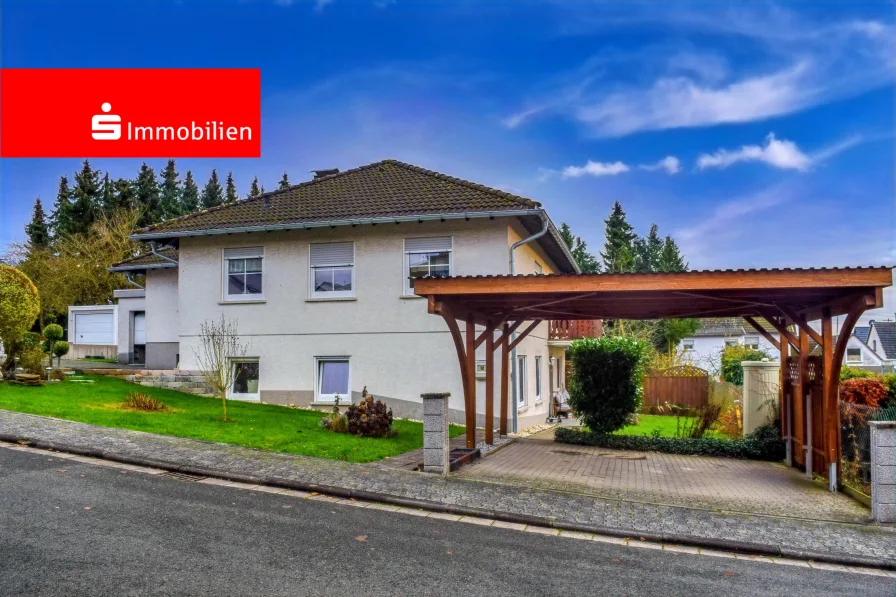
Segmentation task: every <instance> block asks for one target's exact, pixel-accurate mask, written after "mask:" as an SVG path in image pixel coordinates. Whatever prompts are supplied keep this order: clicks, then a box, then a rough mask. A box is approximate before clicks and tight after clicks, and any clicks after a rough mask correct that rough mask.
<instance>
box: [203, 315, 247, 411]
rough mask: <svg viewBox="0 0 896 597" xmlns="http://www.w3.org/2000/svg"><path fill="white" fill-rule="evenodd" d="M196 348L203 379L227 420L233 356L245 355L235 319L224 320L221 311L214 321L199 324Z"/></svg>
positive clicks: (233, 379)
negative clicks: (219, 400) (219, 399)
mask: <svg viewBox="0 0 896 597" xmlns="http://www.w3.org/2000/svg"><path fill="white" fill-rule="evenodd" d="M199 341H200V345H199V349H198V350H197V349H195V348H194V349H193V353H194V354H195V355H196V360H197V361H198V362H199V368H200V370H201V371H202V376H203V377H204V378H205V381H206V382H207V383H208V384H209V385H210V386H211V387H212V388H214V390H215V392H217V394H218V395H219V396H220V397H221V406H222V408H223V413H224V416H223V417H222V419H223V420H224V421H226V420H227V392H229V391H230V389H231V388H232V387H233V382H234V381H236V377H235V372H234V367H233V359H235V358H239V357H242V356H245V355H246V345H245V344H243V343H242V342H241V341H240V336H239V329H238V326H237V320H235V319H234V320H228V319H227V317H225V316H224V315H223V314H222V315H221V319H220V320H218V321H212V320H206V321H205V322H204V323H202V325H201V326H200V327H199Z"/></svg>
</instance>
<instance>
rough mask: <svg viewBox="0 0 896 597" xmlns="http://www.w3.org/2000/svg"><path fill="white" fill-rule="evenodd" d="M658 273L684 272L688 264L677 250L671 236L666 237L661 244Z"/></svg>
mask: <svg viewBox="0 0 896 597" xmlns="http://www.w3.org/2000/svg"><path fill="white" fill-rule="evenodd" d="M659 271H661V272H686V271H688V264H687V262H686V261H685V260H684V256H683V255H682V254H681V251H680V250H679V249H678V245H677V244H676V243H675V241H674V240H673V239H672V237H671V236H666V240H665V241H664V242H663V251H662V253H661V254H660V264H659Z"/></svg>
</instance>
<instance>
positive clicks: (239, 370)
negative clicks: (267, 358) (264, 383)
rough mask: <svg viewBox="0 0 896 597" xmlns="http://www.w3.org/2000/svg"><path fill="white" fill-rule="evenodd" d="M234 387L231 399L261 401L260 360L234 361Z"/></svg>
mask: <svg viewBox="0 0 896 597" xmlns="http://www.w3.org/2000/svg"><path fill="white" fill-rule="evenodd" d="M231 362H232V367H233V387H231V388H230V398H231V399H233V400H259V399H260V394H259V391H258V381H259V379H260V377H261V375H260V374H261V367H260V365H259V362H258V359H233V361H231Z"/></svg>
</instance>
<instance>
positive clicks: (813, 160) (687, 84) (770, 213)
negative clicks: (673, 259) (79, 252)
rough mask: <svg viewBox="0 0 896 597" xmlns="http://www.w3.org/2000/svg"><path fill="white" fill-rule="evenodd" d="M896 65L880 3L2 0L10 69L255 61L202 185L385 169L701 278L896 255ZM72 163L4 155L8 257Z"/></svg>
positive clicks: (127, 169)
mask: <svg viewBox="0 0 896 597" xmlns="http://www.w3.org/2000/svg"><path fill="white" fill-rule="evenodd" d="M894 56H896V52H894V7H893V4H892V2H885V1H877V2H845V1H843V2H823V3H821V2H819V3H808V2H793V3H785V2H780V3H773V2H759V1H749V2H742V3H737V2H732V3H725V2H721V1H718V2H695V3H688V2H684V1H676V2H658V1H657V2H636V1H627V2H621V1H620V2H611V1H600V2H588V1H585V0H581V1H576V2H572V1H566V2H564V1H558V0H555V1H545V2H535V1H517V2H510V1H509V0H508V1H502V2H498V1H494V0H491V1H472V0H468V1H463V0H457V1H451V2H449V1H447V0H443V1H423V0H420V1H410V0H371V1H361V0H215V1H211V0H205V1H203V0H176V1H175V0H170V1H169V0H154V1H152V2H150V1H148V0H147V1H139V0H132V1H129V2H120V1H100V0H94V1H87V0H77V1H76V0H66V1H61V0H60V1H57V2H48V1H42V0H3V2H2V4H0V64H2V66H3V67H47V68H49V67H56V68H65V67H94V68H100V67H110V68H112V67H160V68H166V67H169V68H170V67H209V68H214V67H229V68H233V67H246V68H260V69H261V73H262V155H261V157H260V158H257V159H201V160H200V159H189V160H188V159H183V160H178V162H177V163H178V170H179V171H180V173H181V175H183V174H184V173H185V172H186V171H187V170H188V169H191V170H192V171H193V173H194V176H195V177H196V179H197V181H198V182H199V184H200V186H201V185H202V184H203V183H204V182H205V180H206V179H207V178H208V175H209V173H210V171H211V169H212V168H217V170H218V172H219V173H222V172H227V171H232V172H233V175H234V178H235V180H236V183H237V185H238V186H239V189H240V191H241V193H243V194H245V193H246V192H247V191H248V187H249V183H250V182H251V180H252V178H253V177H254V176H258V177H259V179H260V181H261V182H262V183H263V184H264V185H265V186H266V187H267V188H268V189H271V188H274V187H275V186H276V184H277V181H278V180H279V178H280V176H281V175H282V173H283V172H284V171H286V172H288V173H289V176H290V180H291V181H292V182H293V183H296V182H300V181H303V180H307V179H310V177H311V174H310V171H311V170H313V169H321V168H340V169H348V168H352V167H356V166H360V165H363V164H367V163H370V162H374V161H378V160H381V159H384V158H395V159H399V160H402V161H405V162H409V163H412V164H415V165H418V166H422V167H425V168H429V169H431V170H436V171H439V172H443V173H446V174H450V175H452V176H457V177H460V178H465V179H468V180H472V181H474V182H478V183H481V184H485V185H489V186H494V187H497V188H500V189H503V190H506V191H509V192H513V193H517V194H520V195H523V196H526V197H529V198H531V199H534V200H536V201H540V202H541V203H542V204H543V205H544V206H545V207H546V208H547V210H548V212H549V214H550V215H551V217H552V219H553V220H554V221H555V222H557V223H560V222H569V223H570V225H571V226H572V228H573V230H574V232H575V233H576V234H578V235H580V236H582V237H583V238H584V239H585V240H586V241H587V243H588V245H589V247H590V249H591V250H592V251H593V252H595V253H596V252H597V251H599V249H600V247H601V245H602V244H603V227H604V220H605V219H606V217H607V216H608V215H609V212H610V208H611V207H612V205H613V202H614V201H619V202H620V203H621V204H622V206H623V208H624V209H625V211H626V213H627V214H628V218H629V221H630V222H631V223H632V224H633V225H634V226H635V228H636V230H637V232H639V233H640V234H646V233H647V231H648V229H649V227H650V225H651V224H654V223H655V224H657V225H658V226H659V230H660V233H661V234H664V235H665V234H671V235H672V236H673V237H674V238H675V239H676V241H677V242H678V243H679V245H680V247H681V249H682V252H683V253H684V255H685V257H686V259H687V261H688V262H689V264H690V267H691V268H692V269H708V268H748V267H786V266H792V267H798V266H816V267H817V266H846V265H883V264H886V265H893V264H896V221H894V218H896V214H894V212H896V205H894V197H896V193H894V157H896V156H894V147H896V146H894V101H896V97H894V66H896V65H894V61H896V59H894ZM220 91H221V93H227V86H226V84H225V83H224V82H222V85H221V90H220ZM185 92H186V90H184V89H172V90H171V101H172V102H176V101H177V96H178V94H181V93H185ZM67 93H77V89H65V90H60V101H64V98H65V94H67ZM84 157H89V156H84ZM140 162H141V161H140V160H132V159H96V160H92V164H93V165H94V167H97V168H99V169H102V170H104V171H108V172H110V173H111V175H112V176H113V177H119V176H125V177H132V176H134V175H135V174H136V171H137V169H138V168H139V166H140ZM147 162H148V163H149V164H150V165H151V166H153V167H154V168H156V170H157V171H158V170H159V169H161V167H162V166H163V165H164V160H157V159H153V160H147ZM79 166H80V163H79V160H76V159H56V160H49V159H41V160H28V159H15V160H13V159H4V160H0V247H2V246H5V245H6V244H8V243H10V242H14V241H18V240H22V239H23V238H24V231H23V227H24V225H25V224H26V223H27V221H28V219H29V218H30V214H31V209H32V205H33V202H34V199H35V197H41V199H42V200H43V201H44V204H45V206H47V207H49V206H51V205H52V202H53V199H54V198H55V194H56V188H57V185H58V180H59V176H60V175H62V174H68V175H69V177H70V178H71V176H72V174H73V173H74V172H75V170H77V169H78V168H79ZM894 299H896V296H894V295H893V292H892V290H890V291H889V293H888V300H887V303H888V305H887V309H886V312H887V313H888V314H889V316H890V317H892V316H893V315H892V314H893V312H894V311H896V300H894ZM872 316H879V314H873V315H872Z"/></svg>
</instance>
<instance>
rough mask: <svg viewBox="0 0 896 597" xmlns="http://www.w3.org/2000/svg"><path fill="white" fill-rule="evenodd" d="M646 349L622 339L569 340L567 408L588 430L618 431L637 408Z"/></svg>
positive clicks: (640, 396) (629, 339)
mask: <svg viewBox="0 0 896 597" xmlns="http://www.w3.org/2000/svg"><path fill="white" fill-rule="evenodd" d="M647 350H648V347H647V345H646V344H645V343H644V342H640V341H638V340H634V339H632V338H627V337H624V336H615V337H607V338H585V339H583V340H575V341H573V343H572V345H571V346H570V347H569V352H568V358H569V362H570V364H571V366H572V374H571V376H570V380H569V406H570V408H572V410H573V411H574V412H575V413H576V414H578V416H579V417H580V418H581V420H582V422H583V423H584V424H585V425H586V426H587V427H588V428H589V429H591V430H592V431H595V432H598V433H611V432H613V431H616V430H617V429H621V428H623V427H624V426H625V425H626V421H627V420H628V418H629V416H630V415H632V414H633V413H636V412H638V410H639V409H640V408H641V399H642V395H643V387H642V386H643V381H644V360H645V355H646V354H647Z"/></svg>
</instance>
